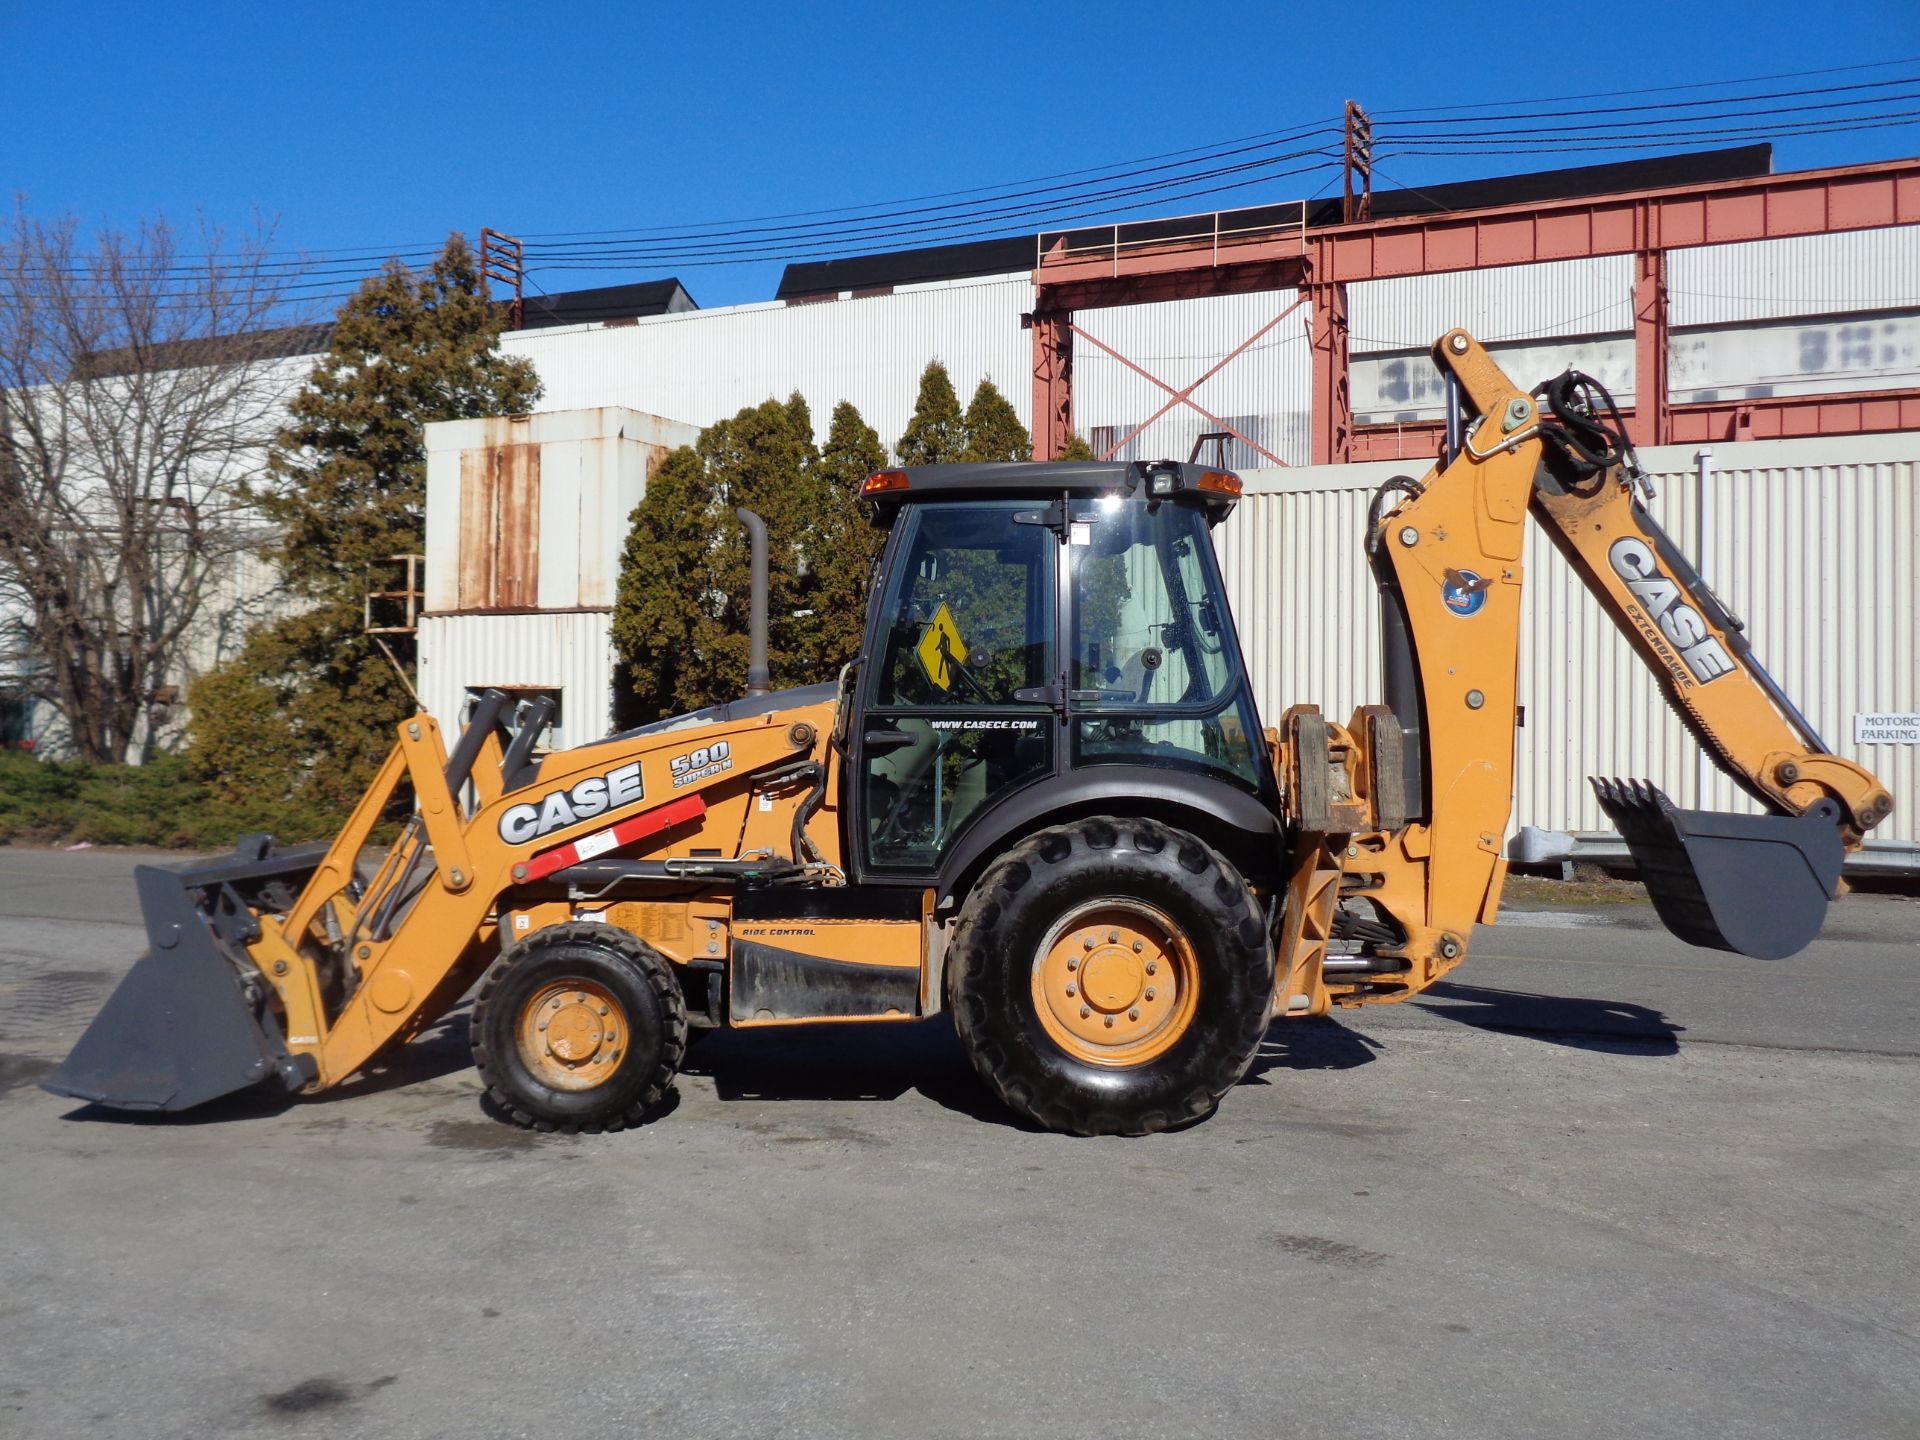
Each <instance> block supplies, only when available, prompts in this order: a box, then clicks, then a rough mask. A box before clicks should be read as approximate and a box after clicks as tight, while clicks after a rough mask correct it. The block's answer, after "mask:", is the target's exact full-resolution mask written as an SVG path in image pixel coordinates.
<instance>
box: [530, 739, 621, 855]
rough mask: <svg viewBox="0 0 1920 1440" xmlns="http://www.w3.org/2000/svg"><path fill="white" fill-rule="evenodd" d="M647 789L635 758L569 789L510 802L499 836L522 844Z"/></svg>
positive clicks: (616, 806) (615, 806)
mask: <svg viewBox="0 0 1920 1440" xmlns="http://www.w3.org/2000/svg"><path fill="white" fill-rule="evenodd" d="M646 793H647V792H646V787H645V786H644V785H643V784H642V783H641V779H640V762H639V761H638V760H636V761H634V762H633V763H632V764H631V765H622V766H621V767H620V768H619V769H617V770H609V771H608V772H607V773H606V774H604V775H590V776H588V777H587V778H586V779H585V780H582V781H580V782H579V783H578V784H577V785H575V786H574V787H573V788H572V789H570V790H555V791H553V792H552V793H551V794H549V795H545V796H542V797H541V798H540V799H539V800H534V801H529V802H528V803H527V804H525V805H515V806H513V807H512V808H511V809H509V810H508V811H507V812H506V813H505V814H504V815H502V816H501V817H500V838H501V839H502V840H504V841H506V842H507V844H509V845H525V844H527V843H528V842H530V841H533V840H538V839H539V838H540V837H541V836H542V835H551V834H552V833H553V832H554V831H555V830H564V829H566V827H567V826H569V825H572V824H574V823H575V822H577V821H580V820H590V819H592V818H593V817H594V816H595V815H604V814H605V813H606V812H607V811H609V810H618V809H620V808H621V807H622V806H626V805H631V804H633V803H634V801H636V800H643V799H645V798H646Z"/></svg>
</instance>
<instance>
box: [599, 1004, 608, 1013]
mask: <svg viewBox="0 0 1920 1440" xmlns="http://www.w3.org/2000/svg"><path fill="white" fill-rule="evenodd" d="M600 1013H601V1014H602V1015H604V1014H606V1013H607V1007H606V1006H604V1005H602V1006H601V1007H600Z"/></svg>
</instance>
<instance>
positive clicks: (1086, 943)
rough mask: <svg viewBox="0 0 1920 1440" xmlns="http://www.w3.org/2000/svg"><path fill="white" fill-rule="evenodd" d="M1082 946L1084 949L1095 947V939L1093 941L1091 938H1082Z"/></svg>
mask: <svg viewBox="0 0 1920 1440" xmlns="http://www.w3.org/2000/svg"><path fill="white" fill-rule="evenodd" d="M1080 946H1081V948H1082V949H1084V950H1091V949H1093V941H1091V940H1082V941H1081V942H1080Z"/></svg>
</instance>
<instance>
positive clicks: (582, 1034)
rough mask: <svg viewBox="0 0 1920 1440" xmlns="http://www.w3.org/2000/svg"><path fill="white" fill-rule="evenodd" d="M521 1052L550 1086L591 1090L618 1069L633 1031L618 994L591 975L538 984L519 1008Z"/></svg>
mask: <svg viewBox="0 0 1920 1440" xmlns="http://www.w3.org/2000/svg"><path fill="white" fill-rule="evenodd" d="M519 1031H520V1037H519V1038H520V1056H521V1058H522V1059H523V1060H524V1061H525V1062H526V1065H527V1069H528V1070H529V1071H531V1072H532V1073H533V1077H534V1079H536V1080H538V1081H539V1082H540V1083H541V1084H542V1085H547V1086H551V1087H552V1088H553V1089H555V1090H591V1089H593V1088H594V1087H595V1086H596V1085H603V1084H605V1083H606V1082H607V1081H608V1080H609V1079H611V1078H612V1076H613V1073H614V1071H616V1070H618V1069H619V1068H620V1059H621V1057H622V1056H623V1055H625V1054H626V1053H627V1046H628V1044H629V1042H630V1041H631V1040H632V1030H631V1028H630V1027H629V1026H628V1024H627V1012H626V1011H625V1010H624V1009H623V1008H622V1007H621V1004H620V1001H619V999H618V998H617V997H616V996H615V995H614V993H613V992H612V991H611V990H608V989H607V988H606V987H605V986H604V985H600V984H596V983H595V982H594V981H592V980H567V981H561V982H556V983H554V984H552V985H545V986H542V987H541V988H540V989H538V990H536V991H535V992H534V993H533V994H532V995H531V996H530V997H528V999H527V1003H526V1004H525V1005H523V1006H521V1007H520V1026H519Z"/></svg>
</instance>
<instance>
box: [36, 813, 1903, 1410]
mask: <svg viewBox="0 0 1920 1440" xmlns="http://www.w3.org/2000/svg"><path fill="white" fill-rule="evenodd" d="M140 858H144V857H137V856H131V855H128V854H126V853H123V852H100V851H95V852H87V853H80V854H66V853H61V852H50V851H37V850H26V849H0V1435H3V1436H13V1435H20V1436H29V1435H32V1436H40V1435H54V1434H84V1435H88V1436H99V1437H119V1436H125V1437H135V1440H161V1437H170V1436H195V1437H200V1436H207V1435H220V1434H239V1435H254V1434H258V1435H272V1436H279V1435H286V1436H303V1435H312V1436H321V1435H326V1436H332V1435H355V1436H368V1437H387V1436H394V1437H402V1436H406V1437H411V1436H456V1435H457V1436H462V1437H489V1436H502V1437H504V1436H522V1435H526V1436H533V1435H538V1436H541V1437H551V1436H554V1435H559V1434H565V1435H568V1436H572V1437H597V1436H623V1437H625V1436H646V1435H659V1436H674V1437H680V1436H689V1437H692V1436H709V1435H713V1436H732V1435H743V1436H796V1437H800V1436H805V1437H819V1436H829V1435H847V1436H867V1435H874V1436H956V1437H959V1436H968V1437H971V1436H1021V1437H1025V1436H1040V1435H1045V1436H1049V1437H1052V1436H1083V1435H1084V1436H1109V1435H1127V1436H1162V1435H1164V1436H1193V1435H1256V1434H1257V1435H1261V1436H1292V1435H1303V1436H1304V1435H1313V1436H1322V1437H1333V1436H1383V1437H1384V1436H1409V1437H1416V1436H1417V1437H1421V1440H1433V1437H1455V1436H1458V1437H1475V1440H1482V1437H1506V1436H1513V1437H1539V1436H1636V1437H1639V1436H1682V1435H1684V1436H1689V1437H1697V1436H1715V1437H1749V1436H1755V1437H1757V1436H1782V1437H1785V1436H1792V1437H1803V1436H1807V1435H1820V1436H1849V1437H1850V1436H1914V1435H1916V1434H1920V1243H1916V1233H1915V1219H1914V1217H1915V1214H1916V1212H1917V1211H1920V1119H1917V1118H1916V1104H1917V1102H1920V1059H1916V1043H1917V1040H1920V902H1915V901H1912V900H1905V899H1900V898H1895V897H1884V896H1852V897H1849V898H1847V899H1846V900H1845V901H1843V902H1842V903H1841V904H1840V905H1839V906H1838V907H1836V909H1835V911H1834V913H1833V915H1832V917H1831V919H1830V922H1829V926H1828V929H1827V931H1826V933H1825V935H1824V936H1823V938H1822V939H1821V940H1820V941H1819V942H1818V943H1817V944H1815V945H1814V946H1813V947H1812V948H1811V949H1809V950H1808V951H1806V952H1805V953H1803V954H1802V955H1800V956H1797V957H1795V958H1794V959H1792V960H1788V961H1782V962H1778V963H1776V964H1771V965H1768V964H1762V963H1760V962H1751V961H1746V960H1742V959H1739V958H1737V957H1731V956H1724V955H1719V954H1709V953H1705V952H1698V951H1690V950H1688V949H1687V948H1686V947H1684V946H1681V945H1679V944H1678V943H1677V942H1675V941H1672V940H1671V939H1669V938H1668V937H1667V936H1666V935H1665V933H1664V932H1663V931H1661V930H1659V928H1658V926H1657V922H1656V921H1655V920H1654V917H1653V916H1652V913H1651V911H1649V910H1648V909H1647V908H1646V907H1644V906H1641V905H1631V904H1625V905H1607V906H1601V907H1586V908H1577V907H1560V906H1542V905H1538V904H1536V905H1535V906H1533V908H1532V909H1531V910H1530V911H1529V912H1528V913H1523V914H1518V915H1515V914H1511V913H1510V914H1509V915H1507V916H1506V917H1504V921H1503V923H1502V924H1501V925H1499V926H1497V927H1493V928H1491V929H1483V930H1482V931H1480V932H1479V933H1478V934H1477V936H1476V937H1475V941H1474V948H1473V953H1472V956H1471V958H1470V959H1469V960H1468V961H1467V963H1466V964H1465V965H1464V966H1463V967H1462V968H1461V969H1460V970H1459V971H1458V972H1456V975H1457V979H1456V981H1454V982H1453V983H1447V984H1443V985H1441V986H1438V987H1436V988H1435V989H1434V990H1433V991H1431V992H1429V994H1428V995H1427V996H1424V997H1421V999H1420V1000H1418V1001H1416V1002H1414V1003H1412V1004H1408V1005H1403V1006H1396V1007H1377V1008H1372V1009H1368V1010H1365V1011H1361V1012H1356V1013H1353V1014H1349V1015H1344V1016H1342V1017H1341V1018H1340V1019H1339V1020H1338V1021H1326V1022H1307V1023H1294V1024H1291V1025H1285V1024H1283V1025H1280V1026H1276V1027H1275V1029H1274V1030H1273V1032H1272V1034H1271V1036H1270V1038H1269V1040H1268V1042H1267V1044H1266V1046H1265V1047H1264V1050H1263V1053H1262V1056H1261V1058H1260V1060H1259V1061H1258V1062H1257V1063H1256V1066H1255V1069H1254V1073H1253V1074H1252V1076H1251V1077H1250V1078H1249V1080H1248V1082H1247V1083H1246V1084H1244V1085H1242V1086H1241V1087H1240V1088H1239V1089H1238V1090H1236V1091H1235V1092H1234V1093H1233V1094H1232V1095H1230V1096H1229V1097H1228V1098H1227V1101H1226V1103H1225V1104H1224V1105H1223V1106H1222V1107H1221V1110H1220V1111H1219V1113H1218V1114H1217V1115H1216V1116H1214V1117H1213V1118H1212V1119H1211V1120H1209V1121H1207V1122H1205V1123H1203V1124H1200V1125H1197V1126H1194V1127H1192V1128H1190V1129H1187V1130H1185V1131H1182V1132H1180V1133H1176V1134H1170V1135H1161V1136H1154V1137H1150V1138H1147V1139H1141V1140H1123V1139H1097V1140H1086V1139H1072V1138H1066V1137H1061V1136H1055V1135H1049V1134H1044V1133H1039V1132H1035V1131H1032V1130H1029V1129H1026V1128H1024V1127H1022V1126H1021V1125H1020V1124H1019V1123H1017V1122H1016V1121H1014V1120H1013V1118H1012V1117H1011V1116H1009V1115H1007V1114H1006V1113H1005V1112H1003V1111H1001V1110H1000V1109H999V1108H998V1107H997V1106H996V1105H995V1104H994V1103H993V1102H992V1101H991V1099H990V1098H989V1097H988V1096H987V1095H986V1094H985V1092H984V1091H983V1090H982V1089H981V1088H980V1086H979V1085H978V1083H977V1082H976V1081H975V1079H974V1077H973V1075H972V1072H971V1070H970V1069H969V1068H968V1067H967V1065H966V1062H965V1059H964V1057H963V1056H962V1055H961V1053H960V1050H959V1046H958V1044H957V1042H956V1041H955V1039H954V1036H953V1033H952V1030H951V1028H950V1026H948V1025H947V1024H946V1023H945V1022H944V1021H941V1020H935V1021H929V1022H925V1023H917V1024H913V1025H907V1026H900V1027H865V1028H860V1027H841V1028H835V1029H822V1030H813V1031H793V1032H788V1033H786V1034H784V1035H782V1036H780V1037H777V1038H774V1037H767V1036H764V1035H753V1034H741V1035H732V1034H728V1035H718V1036H714V1037H712V1038H710V1039H708V1040H706V1041H704V1042H703V1043H702V1044H701V1045H700V1046H699V1047H697V1049H696V1050H695V1051H694V1052H693V1054H692V1056H690V1060H689V1065H688V1067H687V1071H686V1073H685V1074H683V1076H682V1078H681V1080H680V1082H679V1085H678V1088H677V1091H676V1095H675V1099H674V1103H673V1104H672V1106H671V1107H670V1110H669V1113H667V1114H665V1115H663V1116H662V1117H661V1118H660V1119H658V1120H657V1121H656V1122H654V1123H653V1124H651V1125H649V1126H647V1127H645V1128H643V1129H641V1130H638V1131H634V1132H630V1133H626V1134H621V1135H612V1136H586V1137H553V1136H537V1135H532V1134H529V1133H526V1132H523V1131H519V1130H515V1129H513V1128H511V1127H509V1126H507V1125H504V1124H502V1123H500V1122H498V1121H496V1120H495V1119H493V1118H491V1117H490V1116H489V1115H488V1114H487V1113H485V1111H484V1110H483V1109H482V1107H481V1104H480V1100H479V1094H478V1087H477V1085H476V1084H475V1081H474V1077H473V1074H472V1071H471V1070H470V1068H469V1067H468V1063H467V1056H466V1033H465V1032H466V1019H465V1011H464V1009H459V1010H456V1011H455V1013H454V1014H452V1015H450V1016H449V1017H448V1018H447V1020H446V1021H445V1022H444V1023H443V1024H441V1025H439V1026H437V1027H436V1028H435V1029H433V1030H432V1031H430V1032H429V1033H428V1034H427V1035H426V1036H424V1037H423V1038H422V1039H421V1040H420V1041H419V1042H417V1043H416V1044H414V1045H413V1046H410V1047H408V1048H407V1049H406V1050H405V1051H403V1052H401V1053H399V1054H398V1055H396V1056H395V1057H393V1059H392V1060H391V1062H390V1063H388V1064H387V1065H385V1066H384V1067H383V1068H381V1069H379V1070H377V1071H376V1072H375V1073H373V1074H370V1075H368V1076H366V1077H363V1078H362V1079H361V1080H359V1081H357V1082H354V1083H352V1084H350V1085H348V1086H346V1087H343V1088H342V1089H341V1090H339V1091H337V1092H334V1093H333V1094H331V1095H329V1096H325V1097H321V1098H319V1099H316V1100H312V1101H306V1102H302V1103H298V1104H293V1105H289V1106H286V1107H283V1108H279V1109H264V1110H263V1109H259V1108H253V1107H246V1106H228V1107H225V1108H221V1109H218V1110H215V1111H213V1112H211V1113H207V1114H201V1115H195V1116H189V1117H184V1118H181V1119H178V1120H174V1121H170V1122H167V1121H151V1120H149V1121H129V1120H126V1119H124V1118H117V1117H112V1116H107V1115H104V1114H102V1113H100V1112H97V1111H94V1110H91V1109H87V1108H85V1107H76V1106H75V1105H74V1104H73V1102H71V1101H66V1100H62V1099H59V1098H56V1097H54V1096H51V1095H47V1094H45V1093H44V1092H42V1091H40V1090H39V1089H37V1088H36V1086H35V1084H34V1082H35V1081H36V1080H37V1079H38V1078H39V1077H40V1076H41V1075H43V1074H45V1073H46V1071H47V1070H48V1069H49V1068H50V1066H51V1064H52V1063H53V1062H54V1061H55V1060H57V1059H58V1058H59V1057H60V1056H61V1055H62V1054H63V1053H64V1051H65V1048H66V1046H67V1045H68V1044H70V1043H71V1040H72V1038H73V1037H74V1036H75V1035H76V1034H77V1033H78V1030H79V1028H80V1027H82V1026H84V1024H85V1022H86V1021H87V1019H88V1018H90V1016H91V1015H92V1013H93V1011H94V1010H95V1009H96V1008H97V1007H98V1005H99V1003H100V1001H101V1000H102V999H103V998H104V996H105V994H106V993H107V991H108V990H109V989H110V988H111V986H112V984H113V983H114V981H115V979H116V978H117V976H118V975H119V974H121V973H122V972H124V970H125V969H126V967H127V966H128V965H129V964H130V963H131V961H132V959H133V958H134V956H135V955H136V954H137V953H138V951H139V949H140V948H141V944H142V940H141V932H140V929H139V926H138V923H137V908H136V905H135V901H134V896H133V890H132V885H131V883H130V881H129V878H128V875H129V871H130V868H131V866H132V864H133V863H134V862H135V860H137V859H140Z"/></svg>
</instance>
